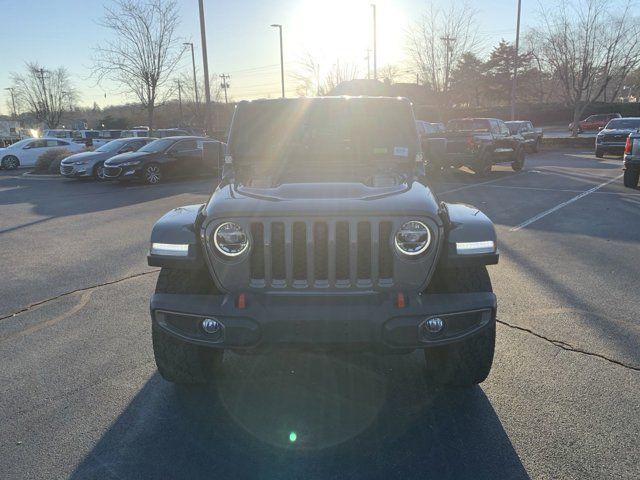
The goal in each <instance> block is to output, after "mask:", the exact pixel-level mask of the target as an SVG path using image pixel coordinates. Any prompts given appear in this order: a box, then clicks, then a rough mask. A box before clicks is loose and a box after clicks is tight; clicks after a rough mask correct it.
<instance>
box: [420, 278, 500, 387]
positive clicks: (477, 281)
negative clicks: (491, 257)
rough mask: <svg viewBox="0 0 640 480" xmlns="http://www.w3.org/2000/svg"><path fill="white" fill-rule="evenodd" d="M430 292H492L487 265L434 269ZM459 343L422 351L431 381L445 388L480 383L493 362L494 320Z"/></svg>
mask: <svg viewBox="0 0 640 480" xmlns="http://www.w3.org/2000/svg"><path fill="white" fill-rule="evenodd" d="M429 291H430V292H433V293H474V292H492V291H493V288H492V286H491V280H490V278H489V273H488V272H487V268H486V267H484V266H482V267H474V268H453V269H443V270H441V271H440V272H436V276H435V278H434V279H433V280H432V282H431V285H430V287H429ZM490 322H491V323H490V324H489V325H488V326H486V327H484V329H483V330H482V331H481V332H480V333H477V334H475V335H474V336H472V337H470V338H469V339H467V340H463V341H461V342H458V343H455V344H451V345H444V346H439V347H431V348H427V349H425V350H424V358H425V361H426V365H427V375H428V377H429V380H431V381H432V382H433V383H435V384H438V385H442V386H447V387H472V386H474V385H477V384H479V383H482V382H483V381H484V380H485V379H486V378H487V376H488V375H489V372H490V371H491V365H492V363H493V353H494V351H495V343H496V322H495V320H494V319H491V321H490Z"/></svg>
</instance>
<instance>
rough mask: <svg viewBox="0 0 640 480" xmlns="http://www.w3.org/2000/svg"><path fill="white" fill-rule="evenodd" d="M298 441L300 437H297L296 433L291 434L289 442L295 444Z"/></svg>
mask: <svg viewBox="0 0 640 480" xmlns="http://www.w3.org/2000/svg"><path fill="white" fill-rule="evenodd" d="M297 439H298V435H296V432H291V433H290V434H289V441H290V442H291V443H293V442H295V441H296V440H297Z"/></svg>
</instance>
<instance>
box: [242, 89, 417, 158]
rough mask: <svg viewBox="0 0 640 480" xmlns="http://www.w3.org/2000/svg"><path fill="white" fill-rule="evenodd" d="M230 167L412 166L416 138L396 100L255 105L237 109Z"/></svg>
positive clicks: (406, 110)
mask: <svg viewBox="0 0 640 480" xmlns="http://www.w3.org/2000/svg"><path fill="white" fill-rule="evenodd" d="M230 150H231V153H232V155H233V159H234V162H238V163H243V162H248V161H250V160H252V163H254V164H256V163H259V164H262V165H263V166H278V168H286V167H284V166H283V165H284V164H285V163H286V164H287V165H288V166H292V165H294V164H298V165H302V164H304V165H305V166H308V165H310V164H311V163H312V162H313V161H314V160H315V161H320V162H322V165H323V166H324V167H327V166H328V165H330V164H340V165H346V164H351V165H355V164H370V163H371V162H375V161H382V162H383V163H385V164H387V165H389V164H390V162H391V161H392V160H408V159H411V160H412V161H413V159H414V157H415V154H416V150H417V132H416V128H415V123H414V120H413V114H412V112H411V106H410V104H409V103H408V102H405V101H399V100H397V99H395V98H394V99H387V98H381V99H371V98H363V99H340V98H335V99H323V100H311V99H309V100H295V101H273V102H268V101H258V102H253V103H245V104H241V105H240V106H238V110H237V112H236V116H235V118H234V120H233V126H232V133H231V139H230Z"/></svg>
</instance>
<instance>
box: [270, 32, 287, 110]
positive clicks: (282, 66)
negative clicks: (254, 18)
mask: <svg viewBox="0 0 640 480" xmlns="http://www.w3.org/2000/svg"><path fill="white" fill-rule="evenodd" d="M271 26H272V27H274V28H277V29H278V30H279V31H280V80H281V81H282V98H284V54H283V50H282V25H280V24H277V23H273V24H271Z"/></svg>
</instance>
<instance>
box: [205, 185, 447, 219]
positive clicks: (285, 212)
mask: <svg viewBox="0 0 640 480" xmlns="http://www.w3.org/2000/svg"><path fill="white" fill-rule="evenodd" d="M206 212H207V216H208V217H210V218H223V217H224V218H233V217H255V216H258V217H277V216H292V215H293V216H303V217H304V216H317V215H320V216H323V215H324V216H327V215H329V216H348V215H363V216H385V215H416V216H425V215H426V216H429V217H432V218H434V219H435V218H437V214H438V202H437V199H436V198H435V196H434V195H433V193H432V192H431V190H430V189H429V188H428V187H427V186H425V185H423V184H422V183H420V182H418V181H415V180H410V181H409V182H408V183H401V184H398V185H393V186H387V187H370V186H367V185H364V184H362V183H304V184H299V183H289V184H283V185H280V186H279V187H277V188H265V189H262V188H253V187H246V186H236V185H232V184H228V185H225V186H221V187H219V188H218V189H217V190H216V191H215V192H214V193H213V195H212V196H211V199H210V200H209V202H208V204H207V207H206Z"/></svg>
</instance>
